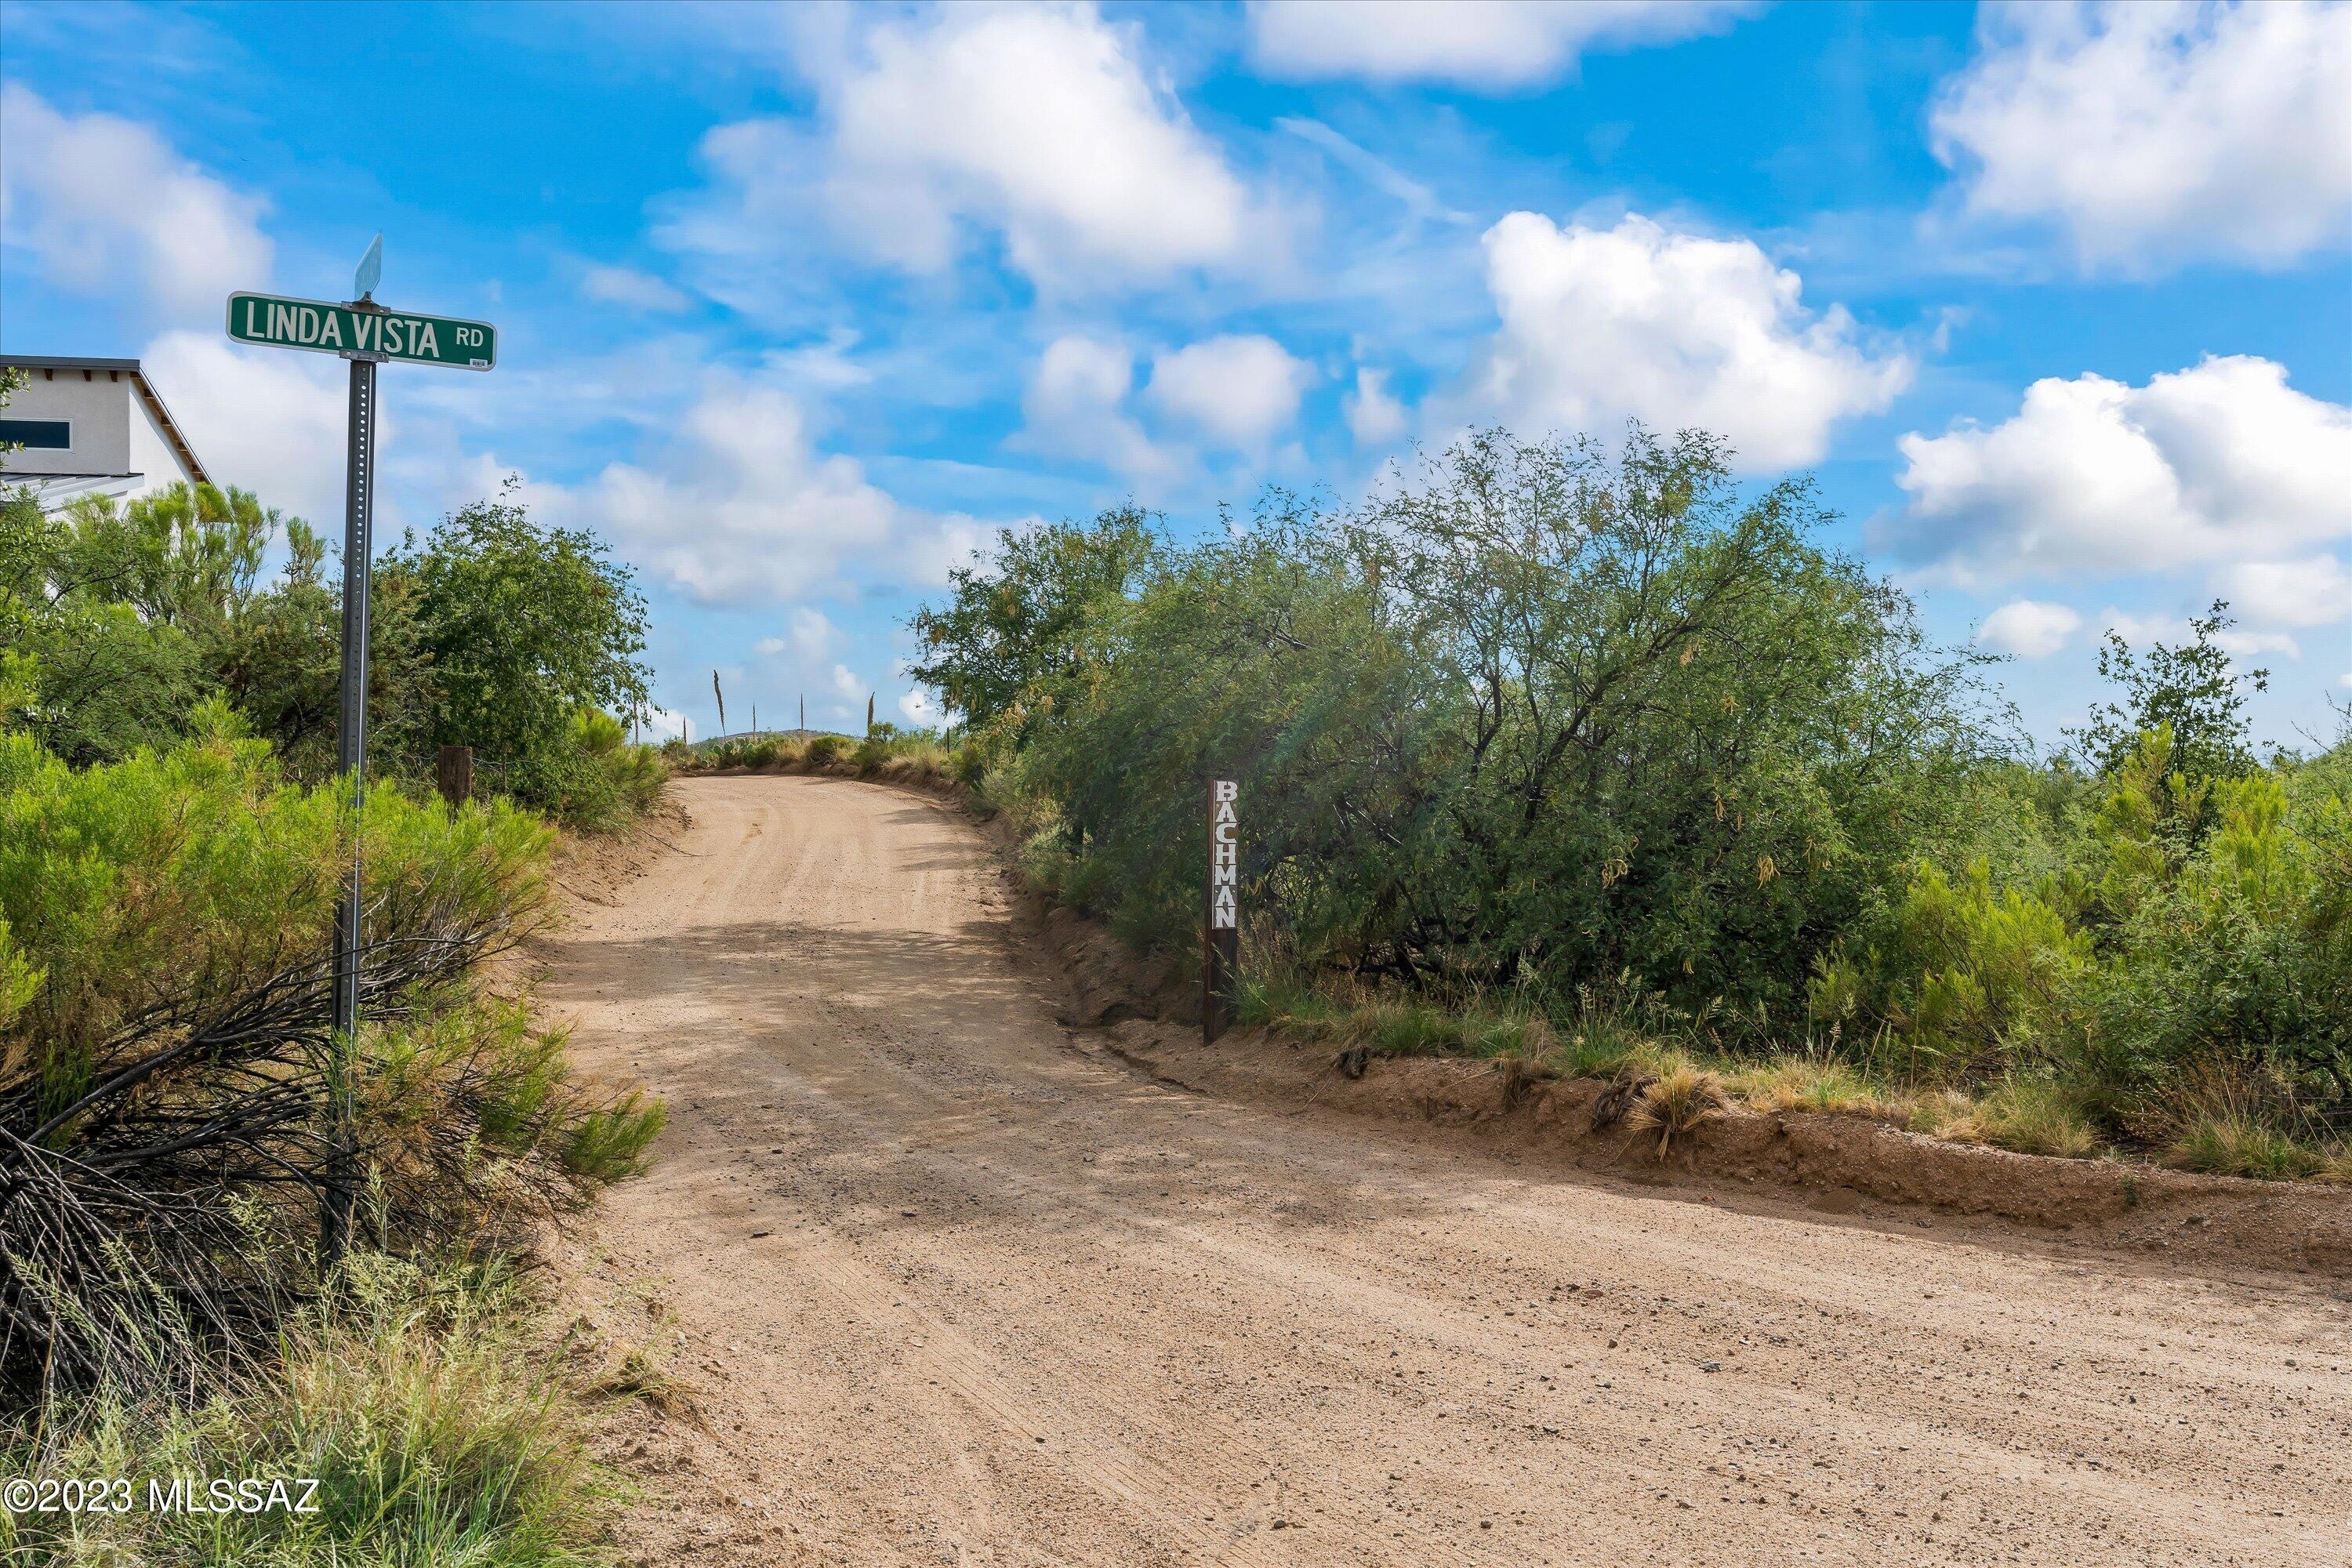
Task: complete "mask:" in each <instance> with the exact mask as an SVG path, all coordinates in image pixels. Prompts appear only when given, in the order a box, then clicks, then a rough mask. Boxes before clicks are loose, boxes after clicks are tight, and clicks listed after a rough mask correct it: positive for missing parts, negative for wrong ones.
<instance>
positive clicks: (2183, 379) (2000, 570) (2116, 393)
mask: <svg viewBox="0 0 2352 1568" xmlns="http://www.w3.org/2000/svg"><path fill="white" fill-rule="evenodd" d="M1897 446H1898V447H1899V449H1900V450H1901V452H1902V454H1903V458H1904V464H1905V466H1904V468H1903V470H1902V471H1901V472H1900V473H1899V474H1897V475H1896V476H1895V483H1896V484H1898V485H1900V486H1901V487H1902V488H1903V489H1904V490H1905V491H1906V493H1907V494H1908V496H1909V498H1910V500H1909V505H1908V507H1907V509H1906V511H1905V512H1904V513H1903V515H1901V516H1900V517H1899V518H1896V519H1894V520H1892V521H1888V522H1886V523H1884V524H1882V525H1881V527H1880V529H1879V533H1880V536H1881V538H1882V540H1883V541H1884V542H1886V543H1888V544H1890V545H1892V546H1893V547H1894V548H1895V551H1896V552H1898V553H1899V554H1900V555H1901V556H1903V557H1904V558H1906V559H1907V560H1911V561H1914V562H1934V563H1941V564H1943V565H1944V566H1945V567H1946V568H1947V569H1948V573H1949V574H1950V575H1951V576H1953V577H1954V578H1956V579H1957V580H1959V581H1962V582H1969V581H1986V582H1991V581H2000V580H2002V579H2004V578H2009V577H2013V576H2017V575H2021V574H2030V573H2036V572H2045V573H2072V574H2082V573H2094V574H2119V573H2128V572H2139V571H2149V570H2155V571H2162V570H2168V569H2174V568H2179V567H2183V566H2199V565H2221V564H2226V565H2231V566H2241V565H2242V564H2243V563H2248V562H2280V561H2286V560H2291V559H2294V558H2297V557H2299V556H2304V555H2306V554H2308V553H2309V552H2312V551H2314V550H2315V549H2318V548H2322V547H2325V546H2328V545H2331V544H2334V543H2335V542H2337V541H2339V540H2341V539H2343V538H2344V537H2345V534H2346V532H2347V530H2352V408H2347V407H2346V406H2345V405H2341V404H2333V403H2326V402H2322V401H2321V400H2319V399H2317V398H2315V397H2310V396H2306V395H2304V394H2303V393H2300V392H2297V391H2295V390H2294V388H2293V387H2290V386H2289V385H2288V384H2287V376H2286V369H2285V367H2284V366H2283V365H2280V364H2276V363H2273V362H2272V361H2269V360H2266V359H2257V358H2253V357H2251V356H2247V355H2235V356H2231V357H2229V358H2209V359H2206V360H2205V361H2203V362H2202V363H2199V364H2197V365H2194V366H2192V367H2190V368H2189V369H2187V370H2181V371H2174V372H2170V373H2168V374H2158V375H2154V376H2151V377H2149V378H2148V382H2147V384H2146V385H2145V386H2131V385H2128V384H2125V383H2122V382H2117V381H2110V380H2108V379H2107V378H2106V377H2105V376H2101V375H2090V374H2085V375H2081V376H2077V377H2076V378H2074V380H2072V381H2062V380H2058V379H2057V378H2055V377H2053V378H2050V379H2047V380H2042V381H2037V382H2035V383H2034V384H2032V385H2031V386H2029V387H2028V388H2026V391H2025V396H2024V400H2023V402H2022V403H2021V405H2020V407H2019V409H2018V411H2017V413H2016V414H2015V415H2013V416H2011V417H2010V418H2008V419H2006V420H2004V421H2002V422H2001V423H2000V424H1999V425H1996V426H1992V427H1990V428H1989V429H1986V428H1979V427H1978V426H1973V425H1965V424H1964V425H1959V426H1954V427H1953V428H1952V429H1950V430H1949V431H1948V432H1947V433H1946V434H1944V435H1941V436H1933V437H1930V436H1925V435H1921V434H1919V433H1917V432H1916V431H1915V432H1913V433H1911V434H1909V435H1906V436H1905V437H1902V439H1901V440H1900V441H1899V442H1898V443H1897Z"/></svg>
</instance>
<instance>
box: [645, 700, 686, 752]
mask: <svg viewBox="0 0 2352 1568" xmlns="http://www.w3.org/2000/svg"><path fill="white" fill-rule="evenodd" d="M638 717H639V719H640V720H641V721H642V722H643V724H644V727H645V728H644V734H645V738H646V740H647V741H648V742H662V741H674V740H683V739H684V738H685V736H686V715H684V714H682V713H676V712H672V711H671V710H669V709H667V708H656V707H655V706H654V705H653V704H652V703H650V702H648V703H646V706H645V707H644V708H643V709H641V710H638Z"/></svg>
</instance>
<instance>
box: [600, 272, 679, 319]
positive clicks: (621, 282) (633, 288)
mask: <svg viewBox="0 0 2352 1568" xmlns="http://www.w3.org/2000/svg"><path fill="white" fill-rule="evenodd" d="M580 293H581V297H582V298H583V299H587V300H595V301H597V302H598V303H599V304H605V305H625V306H626V307H628V308H629V309H630V310H652V311H664V312H667V311H674V310H685V309H686V307H687V304H688V300H687V298H686V296H685V295H684V294H682V293H680V292H679V291H678V290H677V289H673V288H671V287H670V286H669V285H668V284H667V283H665V282H663V281H662V280H661V279H658V278H656V277H654V276H653V275H652V274H651V273H648V272H639V271H638V270H636V269H635V268H632V267H605V266H590V267H589V268H586V269H585V270H584V271H583V272H582V273H581V275H580Z"/></svg>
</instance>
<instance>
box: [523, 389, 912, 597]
mask: <svg viewBox="0 0 2352 1568" xmlns="http://www.w3.org/2000/svg"><path fill="white" fill-rule="evenodd" d="M549 503H555V504H562V505H565V506H567V507H569V508H570V509H572V510H573V511H575V512H576V513H578V514H580V515H583V516H584V517H585V518H586V519H587V520H589V521H593V523H594V524H595V525H596V526H597V527H598V528H600V529H601V530H602V531H604V533H605V535H606V536H607V537H608V538H610V539H611V540H612V541H613V542H614V545H615V547H617V548H618V549H619V550H620V552H622V553H623V554H624V555H625V556H626V557H627V558H628V559H629V560H631V561H633V562H635V563H637V564H639V565H641V566H643V567H645V568H646V569H647V570H649V571H651V572H652V573H654V574H656V575H657V576H659V577H660V578H662V579H663V580H664V581H666V582H667V583H668V584H671V585H673V586H674V587H676V588H677V589H678V590H679V591H680V592H682V593H684V594H686V595H688V596H689V597H691V598H693V599H696V600H698V601H700V602H703V603H706V604H709V603H738V604H740V603H745V602H753V601H759V600H776V599H783V600H791V599H797V598H803V597H805V596H807V595H812V594H814V593H819V592H822V591H824V590H825V589H826V588H828V587H829V586H833V585H835V584H839V583H840V582H841V581H842V580H843V579H844V577H845V574H847V573H849V572H850V571H851V570H852V569H856V570H859V571H863V572H870V571H872V570H874V569H875V568H876V566H877V565H880V566H882V568H883V570H884V571H886V572H887V563H889V562H890V561H891V560H892V559H893V558H894V557H895V555H896V553H897V552H898V550H899V549H901V548H902V547H903V546H904V544H905V542H906V536H907V535H908V534H909V533H910V532H913V533H919V531H920V529H921V520H920V519H919V518H914V517H910V516H908V515H906V514H904V513H902V512H901V510H900V509H899V508H898V504H897V503H896V502H895V501H893V500H891V499H890V497H889V496H887V495H886V494H884V493H883V492H882V491H881V490H880V489H877V488H876V487H875V486H873V485H872V484H869V483H868V482H867V481H866V475H865V471H864V470H863V468H860V466H859V465H858V463H857V462H856V459H854V458H846V457H842V456H838V455H835V456H827V455H824V454H823V453H820V452H818V451H817V450H816V449H815V447H814V442H813V439H812V437H811V433H810V430H809V423H808V418H807V416H806V414H805V413H804V412H803V409H802V407H801V405H799V404H798V403H797V402H795V401H794V400H793V398H792V397H790V396H788V395H785V394H784V393H782V392H779V391H777V390H776V389H774V388H772V387H766V386H759V385H747V384H740V383H731V382H719V383H716V384H713V385H712V386H711V388H710V389H709V391H708V392H707V393H706V394H705V395H703V397H702V398H701V400H700V401H699V402H698V403H696V404H695V405H694V406H693V407H691V408H690V409H688V411H687V413H686V414H685V416H684V417H683V419H682V422H681V426H680V435H679V438H678V440H677V442H676V443H675V444H673V445H672V446H671V447H670V448H669V449H668V450H667V452H665V453H664V454H663V455H662V457H661V458H659V459H658V460H657V461H656V463H655V465H654V466H653V467H651V468H641V467H638V466H636V465H635V464H630V463H614V464H611V465H609V466H607V467H606V468H604V471H603V472H602V473H600V474H599V475H598V476H597V477H596V479H594V480H593V481H592V482H591V483H590V484H588V485H586V486H584V487H582V488H581V489H578V490H574V491H563V490H560V489H558V490H553V491H551V493H550V494H549V496H548V497H547V500H546V501H544V502H542V504H549Z"/></svg>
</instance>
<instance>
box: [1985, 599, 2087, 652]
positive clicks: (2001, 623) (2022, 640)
mask: <svg viewBox="0 0 2352 1568" xmlns="http://www.w3.org/2000/svg"><path fill="white" fill-rule="evenodd" d="M2082 629H2083V617H2082V616H2081V615H2080V614H2078V613H2077V612H2076V611H2074V610H2072V609H2069V608H2068V607H2067V606H2066V605H2053V604H2046V603H2043V602H2042V601H2041V600H2039V599H2012V600H2011V601H2010V602H2009V603H2008V604H2006V605H2002V606H2001V607H2000V608H1999V609H1997V610H1995V611H1994V612H1993V613H1992V614H1991V615H1989V616H1986V617H1985V618H1984V625H1982V626H1979V627H1978V628H1977V639H1976V640H1977V642H1978V644H1979V646H1980V647H1989V648H1990V649H1992V650H1993V651H1994V652H1995V653H2006V654H2013V655H2015V656H2016V657H2017V658H2049V657H2050V656H2051V655H2052V654H2053V653H2056V652H2057V651H2058V650H2059V649H2060V648H2062V647H2065V646H2066V643H2067V640H2068V639H2069V638H2071V637H2073V636H2074V634H2075V633H2076V632H2078V631H2080V630H2082Z"/></svg>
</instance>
